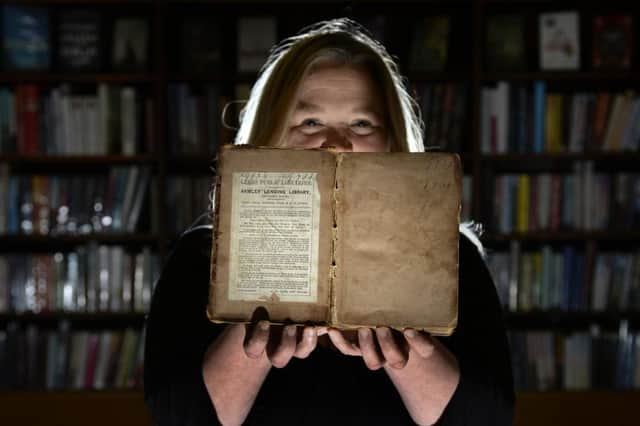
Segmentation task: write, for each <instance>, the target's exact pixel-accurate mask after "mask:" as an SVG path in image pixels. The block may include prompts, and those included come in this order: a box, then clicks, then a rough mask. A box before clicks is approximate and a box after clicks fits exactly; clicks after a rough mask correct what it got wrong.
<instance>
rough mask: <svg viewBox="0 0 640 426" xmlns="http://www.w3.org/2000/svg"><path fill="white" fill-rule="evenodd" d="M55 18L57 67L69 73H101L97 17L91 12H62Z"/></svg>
mask: <svg viewBox="0 0 640 426" xmlns="http://www.w3.org/2000/svg"><path fill="white" fill-rule="evenodd" d="M58 19H59V20H58V31H57V32H58V48H57V52H58V57H57V59H58V67H59V68H60V69H63V70H70V71H98V70H100V68H101V65H102V63H101V57H100V56H101V52H102V45H101V43H102V38H101V31H102V30H101V21H100V14H99V13H98V12H96V11H93V10H80V9H78V10H63V11H61V12H60V15H59V18H58Z"/></svg>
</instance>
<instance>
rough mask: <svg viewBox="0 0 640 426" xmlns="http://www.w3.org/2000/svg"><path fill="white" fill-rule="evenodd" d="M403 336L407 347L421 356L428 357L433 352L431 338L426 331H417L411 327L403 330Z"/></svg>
mask: <svg viewBox="0 0 640 426" xmlns="http://www.w3.org/2000/svg"><path fill="white" fill-rule="evenodd" d="M403 334H404V337H405V338H406V339H407V342H408V343H409V347H410V348H411V349H413V350H414V351H415V352H416V353H417V354H418V355H420V356H421V357H422V358H429V357H430V356H431V354H432V353H433V349H434V346H433V338H432V337H431V336H430V335H428V334H426V333H419V332H417V331H416V330H414V329H412V328H408V329H406V330H405V331H404V333H403Z"/></svg>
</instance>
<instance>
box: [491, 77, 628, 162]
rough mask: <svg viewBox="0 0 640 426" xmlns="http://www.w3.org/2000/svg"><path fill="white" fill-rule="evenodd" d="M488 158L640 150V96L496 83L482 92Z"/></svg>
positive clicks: (539, 85) (534, 84)
mask: <svg viewBox="0 0 640 426" xmlns="http://www.w3.org/2000/svg"><path fill="white" fill-rule="evenodd" d="M481 103H482V104H481V108H482V113H481V138H480V142H481V149H482V152H483V153H486V154H504V153H523V154H524V153H526V154H530V153H535V154H540V153H545V152H548V153H561V152H572V153H581V152H617V151H638V149H640V124H638V123H640V97H638V96H637V94H636V93H634V92H633V91H630V90H627V91H624V92H610V91H599V92H586V91H581V92H551V91H549V90H548V89H547V83H546V82H544V81H535V82H534V83H533V84H532V85H531V86H528V85H525V84H512V83H508V82H505V81H500V82H498V83H497V84H496V85H495V86H492V87H483V88H482V91H481Z"/></svg>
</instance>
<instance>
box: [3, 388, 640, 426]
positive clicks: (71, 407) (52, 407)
mask: <svg viewBox="0 0 640 426" xmlns="http://www.w3.org/2000/svg"><path fill="white" fill-rule="evenodd" d="M639 404H640V391H637V390H634V391H610V390H603V391H562V392H559V391H553V392H518V393H517V396H516V409H515V420H514V425H515V426H539V425H583V426H584V425H596V424H599V425H608V424H615V425H616V426H635V425H637V421H638V419H637V412H636V411H637V410H636V407H637V406H638V405H639ZM0 413H1V414H0V419H2V420H3V424H25V425H27V424H28V425H30V426H52V425H63V424H64V425H65V426H85V425H87V424H91V425H92V426H113V425H114V424H122V425H134V424H135V425H139V426H151V424H152V422H151V417H150V415H149V412H148V411H147V409H146V407H145V405H144V397H143V393H142V391H141V390H122V391H118V390H111V391H90V392H83V391H52V392H44V391H21V392H0ZM96 413H108V415H96ZM63 419H64V420H63ZM613 419H615V421H614V420H613Z"/></svg>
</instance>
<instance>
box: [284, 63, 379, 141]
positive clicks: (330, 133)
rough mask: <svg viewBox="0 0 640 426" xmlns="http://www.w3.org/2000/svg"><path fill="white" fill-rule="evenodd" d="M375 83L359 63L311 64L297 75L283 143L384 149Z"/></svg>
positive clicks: (377, 90)
mask: <svg viewBox="0 0 640 426" xmlns="http://www.w3.org/2000/svg"><path fill="white" fill-rule="evenodd" d="M380 92H381V89H380V88H379V87H378V85H376V84H375V82H374V80H373V79H372V78H371V75H370V74H369V72H368V71H367V70H366V68H365V67H363V66H354V65H338V66H336V65H334V64H323V65H316V66H314V67H313V68H312V70H311V71H310V72H309V73H308V74H307V76H306V77H305V78H303V79H302V81H301V83H300V87H299V88H298V92H297V94H296V98H295V100H294V102H295V103H294V106H293V112H292V114H291V118H290V121H289V123H288V125H287V131H286V134H285V146H286V147H288V148H304V149H309V148H333V149H335V150H336V151H339V152H342V151H353V152H383V151H388V148H389V146H390V144H389V140H388V129H387V126H386V122H385V113H384V112H385V110H384V105H383V101H382V95H381V93H380Z"/></svg>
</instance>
